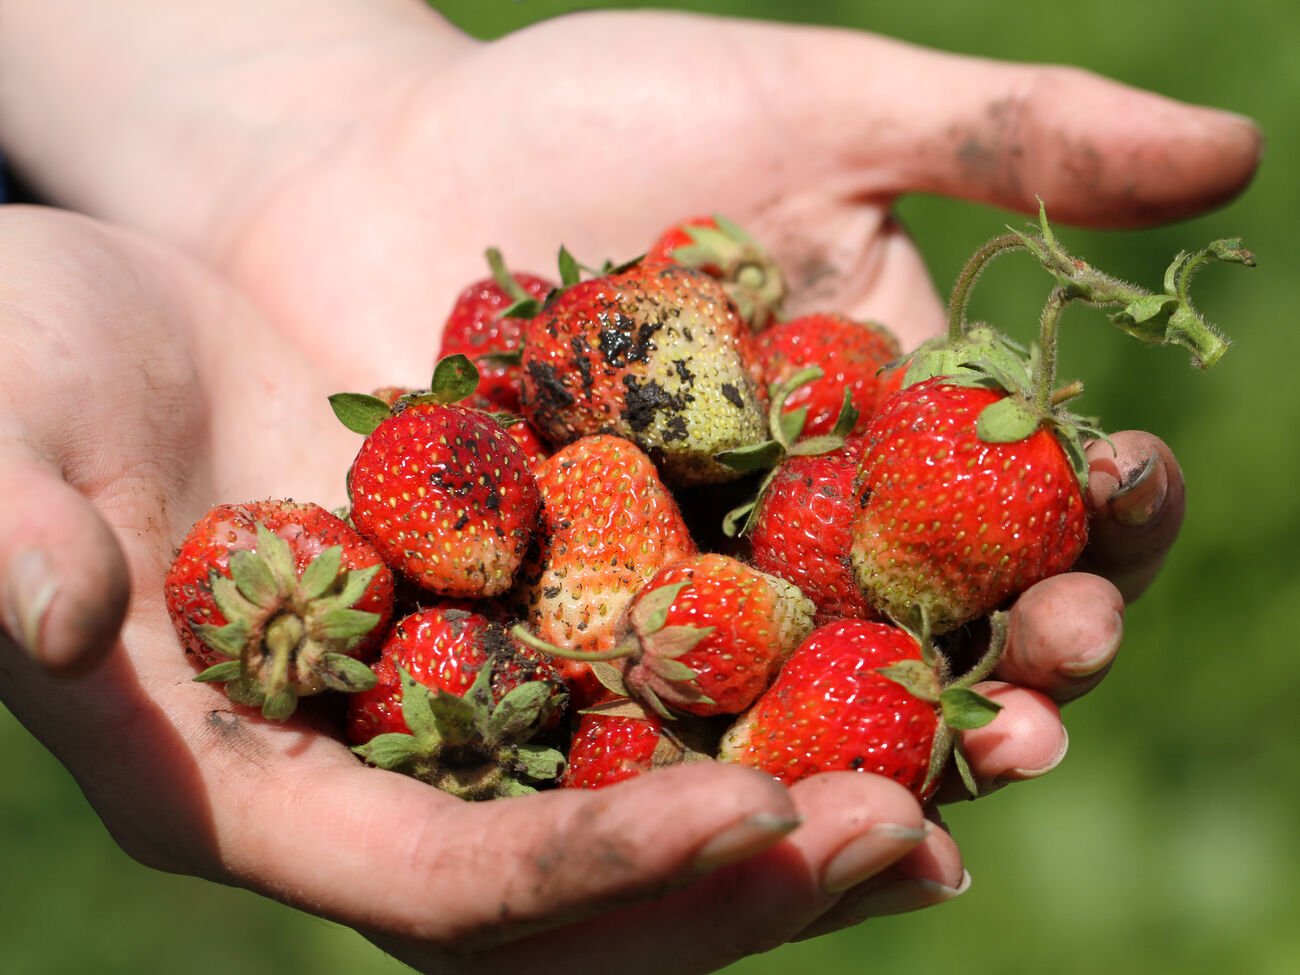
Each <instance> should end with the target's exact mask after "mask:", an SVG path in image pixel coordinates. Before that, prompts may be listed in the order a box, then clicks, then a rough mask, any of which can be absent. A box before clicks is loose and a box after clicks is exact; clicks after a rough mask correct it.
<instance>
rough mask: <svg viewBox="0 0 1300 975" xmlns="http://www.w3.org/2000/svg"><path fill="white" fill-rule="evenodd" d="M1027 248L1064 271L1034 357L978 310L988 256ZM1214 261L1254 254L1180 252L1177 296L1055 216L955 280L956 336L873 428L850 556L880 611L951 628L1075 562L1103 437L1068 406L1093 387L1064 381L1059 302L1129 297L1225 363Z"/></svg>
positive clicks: (1203, 359) (1154, 330) (1144, 335)
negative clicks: (1195, 300)
mask: <svg viewBox="0 0 1300 975" xmlns="http://www.w3.org/2000/svg"><path fill="white" fill-rule="evenodd" d="M1017 247H1020V248H1025V249H1028V250H1030V251H1031V252H1032V253H1033V254H1034V255H1035V256H1036V257H1037V258H1038V259H1039V260H1040V262H1041V263H1042V264H1043V265H1044V266H1045V267H1047V269H1048V270H1049V271H1050V272H1051V273H1052V274H1053V276H1054V277H1056V279H1057V281H1058V284H1057V286H1056V287H1055V288H1054V289H1053V291H1052V294H1051V296H1050V297H1049V299H1048V303H1047V306H1046V308H1045V309H1044V312H1043V315H1042V319H1041V322H1040V333H1039V348H1038V349H1037V350H1036V354H1035V355H1033V356H1031V357H1029V361H1028V362H1026V361H1025V357H1023V356H1022V355H1021V354H1020V353H1019V352H1018V350H1016V348H1015V347H1014V345H1013V344H1012V343H1010V342H1009V341H1007V340H1005V339H1004V338H1002V337H1001V336H1000V335H999V334H998V333H997V332H996V331H994V330H993V329H991V328H988V327H987V326H984V327H980V328H972V329H969V330H968V329H967V328H966V323H965V304H966V300H967V297H968V294H969V290H970V286H971V284H972V283H973V281H974V280H975V279H976V278H977V277H978V275H979V273H980V271H981V269H982V268H983V266H984V264H985V263H987V261H988V260H989V259H991V258H992V257H993V256H996V255H997V254H999V253H1003V252H1005V251H1007V250H1010V249H1014V248H1017ZM1210 260H1227V261H1234V262H1237V263H1245V264H1251V263H1253V258H1252V257H1251V256H1250V254H1249V252H1246V251H1244V250H1242V249H1241V247H1240V243H1239V242H1236V241H1219V242H1216V243H1215V244H1212V245H1211V246H1210V247H1209V248H1207V249H1206V250H1204V251H1200V252H1196V253H1193V254H1181V255H1179V257H1178V258H1177V259H1176V260H1175V262H1174V264H1173V265H1172V266H1171V267H1170V269H1169V270H1168V272H1167V273H1166V278H1165V286H1166V293H1165V294H1161V295H1153V294H1151V293H1149V292H1145V291H1143V290H1141V289H1138V288H1135V287H1133V286H1132V285H1127V284H1124V283H1122V282H1119V281H1116V280H1115V279H1113V278H1110V277H1108V276H1106V275H1103V274H1101V273H1100V272H1097V271H1096V270H1094V269H1093V268H1091V267H1090V266H1089V265H1087V264H1086V263H1085V262H1083V261H1080V260H1078V259H1076V258H1074V257H1072V256H1070V255H1069V254H1068V253H1066V252H1065V251H1064V249H1063V248H1062V247H1061V246H1060V244H1059V243H1058V242H1057V241H1056V239H1055V237H1054V236H1053V234H1052V231H1051V228H1050V227H1049V226H1048V224H1047V220H1046V217H1045V216H1044V217H1042V219H1041V232H1040V233H1038V234H1023V233H1019V232H1013V233H1011V234H1008V235H1005V236H1004V237H1000V238H997V239H995V240H994V241H993V242H991V243H990V244H988V245H986V246H985V247H983V248H981V250H980V251H979V252H977V254H976V255H975V256H974V257H973V258H972V260H971V262H969V263H968V265H967V267H966V268H965V270H964V271H963V274H962V276H961V277H960V278H959V280H958V285H957V287H956V288H955V289H954V295H953V299H952V307H951V311H950V331H949V334H948V336H946V337H945V338H944V339H942V340H940V341H938V342H935V343H930V344H928V345H927V346H923V347H922V349H921V350H920V352H919V353H918V355H917V356H916V358H915V359H914V361H913V363H912V364H911V365H910V366H909V368H908V372H907V383H908V385H907V386H906V387H905V388H904V389H903V390H901V391H900V392H899V393H897V394H896V395H894V396H892V397H890V398H889V399H888V400H887V401H886V402H885V403H884V404H883V405H882V407H881V408H880V411H879V412H878V413H877V414H876V416H875V417H874V418H873V420H872V422H871V424H870V426H869V427H868V429H867V432H866V438H867V447H866V451H865V453H864V455H863V459H862V466H861V470H860V475H859V479H858V483H857V490H858V493H859V498H860V502H859V503H860V510H859V512H858V513H857V515H856V516H855V518H854V521H853V525H852V533H853V541H852V543H851V554H852V558H853V563H854V568H855V573H856V578H857V580H858V584H859V585H860V587H861V588H862V590H863V592H864V593H865V595H866V597H867V599H868V601H869V602H870V603H871V605H872V606H873V607H874V608H875V609H876V610H877V611H879V612H880V613H881V614H883V615H886V616H889V617H891V618H893V619H895V620H898V621H900V622H910V623H913V624H915V625H925V626H926V627H928V628H931V630H932V631H933V632H934V633H942V632H945V631H948V630H952V629H955V628H957V627H959V626H961V625H963V624H964V623H967V622H969V621H971V620H973V619H976V618H978V617H980V616H983V615H985V614H987V613H989V612H991V611H993V610H995V609H997V608H999V607H1002V606H1005V605H1006V604H1008V603H1009V602H1010V601H1011V600H1012V599H1014V598H1015V597H1016V596H1017V595H1018V594H1019V593H1021V592H1023V591H1024V590H1025V589H1027V588H1029V587H1030V586H1031V585H1033V584H1034V583H1036V582H1038V581H1040V580H1042V579H1045V578H1047V577H1049V576H1051V575H1055V574H1057V573H1061V572H1065V571H1068V570H1069V569H1070V568H1071V567H1072V566H1073V565H1074V563H1075V561H1076V559H1077V558H1078V556H1079V554H1080V553H1081V552H1082V550H1083V548H1084V545H1085V544H1086V541H1087V528H1088V525H1087V520H1088V513H1087V510H1086V508H1085V505H1084V500H1083V489H1084V488H1085V486H1086V483H1087V475H1088V465H1087V460H1086V458H1085V456H1084V451H1083V440H1084V437H1085V436H1100V435H1101V434H1100V433H1099V432H1098V431H1097V430H1095V429H1094V428H1093V427H1092V424H1091V423H1090V422H1089V421H1085V420H1083V419H1082V418H1080V417H1078V416H1076V415H1074V414H1072V413H1070V412H1069V411H1068V410H1067V409H1066V404H1067V403H1068V402H1069V401H1070V400H1071V399H1073V398H1074V397H1075V396H1077V395H1078V394H1079V393H1080V392H1082V385H1081V384H1078V383H1075V384H1071V385H1067V386H1065V387H1063V388H1060V389H1058V388H1056V386H1055V379H1056V337H1057V336H1056V332H1057V324H1058V321H1059V318H1060V315H1061V312H1062V311H1063V310H1064V309H1065V308H1066V307H1067V306H1068V305H1069V304H1070V303H1071V302H1073V301H1078V300H1084V301H1088V302H1090V303H1093V304H1098V305H1120V306H1122V307H1121V309H1120V311H1118V312H1117V313H1115V314H1114V315H1112V320H1113V321H1114V322H1115V323H1116V324H1118V325H1119V326H1120V327H1121V328H1122V329H1124V330H1125V331H1128V332H1129V333H1130V334H1133V335H1135V336H1136V337H1138V338H1140V339H1142V340H1144V341H1147V342H1153V343H1159V344H1180V345H1184V346H1185V347H1187V348H1189V349H1191V350H1192V352H1193V355H1194V358H1195V361H1197V362H1198V364H1200V365H1209V364H1212V363H1213V362H1215V361H1217V359H1218V358H1219V356H1221V355H1222V354H1223V351H1224V350H1225V349H1226V347H1227V344H1226V342H1225V341H1224V340H1223V339H1222V338H1221V337H1220V336H1219V335H1218V333H1217V332H1216V331H1215V330H1214V329H1213V327H1212V326H1210V325H1209V324H1208V323H1207V322H1205V321H1204V319H1202V318H1201V317H1200V316H1199V314H1197V313H1196V311H1195V309H1194V307H1193V306H1192V304H1191V301H1190V298H1189V297H1188V294H1187V289H1188V285H1189V283H1190V279H1191V276H1192V274H1193V273H1194V272H1195V270H1196V269H1197V268H1199V267H1201V266H1203V265H1204V264H1205V263H1206V262H1208V261H1210Z"/></svg>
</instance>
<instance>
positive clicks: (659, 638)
mask: <svg viewBox="0 0 1300 975" xmlns="http://www.w3.org/2000/svg"><path fill="white" fill-rule="evenodd" d="M716 629H717V627H716V626H665V627H663V629H661V630H658V631H657V632H656V633H654V640H653V645H654V655H655V656H656V657H672V658H676V657H680V656H681V655H682V654H684V653H689V652H690V651H691V650H694V649H695V648H696V647H697V646H699V644H700V641H701V640H703V639H705V638H706V637H707V636H708V635H709V634H710V633H712V632H713V631H714V630H716Z"/></svg>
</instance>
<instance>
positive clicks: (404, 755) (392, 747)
mask: <svg viewBox="0 0 1300 975" xmlns="http://www.w3.org/2000/svg"><path fill="white" fill-rule="evenodd" d="M352 751H353V752H355V753H356V754H357V755H360V756H361V757H362V758H363V759H365V760H366V761H367V762H369V763H370V764H371V765H374V766H376V767H377V768H383V769H390V770H395V769H400V768H401V767H402V766H404V765H405V764H406V763H407V762H409V761H411V760H412V759H413V758H417V757H419V756H421V755H422V754H423V749H422V748H421V747H420V743H419V742H418V741H417V740H416V739H415V738H414V737H413V736H411V735H404V734H401V733H400V732H396V731H390V732H386V733H385V734H382V735H376V736H375V737H374V738H371V739H370V740H369V741H368V742H366V743H365V744H364V745H357V746H356V747H355V748H353V749H352Z"/></svg>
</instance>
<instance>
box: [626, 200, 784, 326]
mask: <svg viewBox="0 0 1300 975" xmlns="http://www.w3.org/2000/svg"><path fill="white" fill-rule="evenodd" d="M645 260H646V261H647V262H648V263H661V262H667V263H673V264H682V265H685V266H687V267H694V268H699V269H700V270H701V271H703V272H704V273H705V274H707V275H709V276H710V277H713V278H717V279H718V280H719V281H721V282H722V286H723V288H725V289H726V291H727V294H728V295H729V296H730V297H731V300H732V301H733V302H734V303H735V305H736V308H737V309H738V310H739V311H740V315H741V317H742V318H744V320H745V321H746V322H748V323H749V325H750V327H751V328H753V329H754V330H755V331H758V330H760V329H763V328H766V327H767V325H768V323H769V322H770V321H771V319H772V316H773V314H774V313H775V312H776V310H777V309H778V308H780V306H781V302H782V300H784V298H785V290H786V289H785V279H784V278H783V277H782V275H781V270H780V268H778V267H777V264H776V262H775V261H774V260H773V259H772V257H771V256H770V255H769V254H768V253H767V252H766V251H765V250H764V249H763V248H762V247H761V246H760V245H759V244H758V242H757V241H755V240H754V239H753V238H752V237H750V236H749V234H747V233H746V232H745V231H744V230H742V229H741V228H740V227H739V226H737V225H736V224H734V223H732V222H731V221H730V220H727V219H726V218H725V217H720V216H700V217H691V218H689V219H687V220H682V221H679V222H678V223H675V224H673V225H672V226H671V227H669V228H668V229H667V230H665V231H664V232H663V233H662V234H660V236H659V238H658V240H656V241H655V242H654V244H652V245H651V247H650V250H649V251H648V252H647V253H646V256H645Z"/></svg>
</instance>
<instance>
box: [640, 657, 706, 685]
mask: <svg viewBox="0 0 1300 975" xmlns="http://www.w3.org/2000/svg"><path fill="white" fill-rule="evenodd" d="M644 664H645V666H646V667H647V668H648V669H650V670H651V671H653V672H654V673H656V674H658V675H659V676H660V677H662V678H664V680H670V681H673V682H675V683H690V682H692V681H694V680H695V678H696V677H697V676H698V671H696V670H695V669H694V668H693V667H688V666H686V664H684V663H682V662H681V661H680V660H673V659H672V658H671V657H659V656H655V655H648V656H647V657H646V658H645V660H644Z"/></svg>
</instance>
